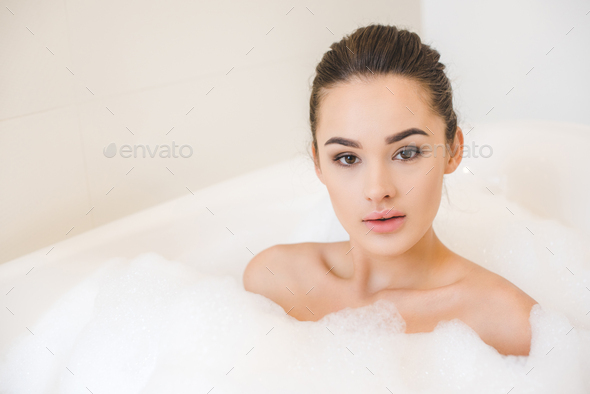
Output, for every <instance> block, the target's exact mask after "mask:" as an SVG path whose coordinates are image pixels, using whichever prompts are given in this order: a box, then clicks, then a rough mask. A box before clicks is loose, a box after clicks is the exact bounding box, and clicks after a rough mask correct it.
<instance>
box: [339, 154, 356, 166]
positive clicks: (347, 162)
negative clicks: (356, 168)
mask: <svg viewBox="0 0 590 394" xmlns="http://www.w3.org/2000/svg"><path fill="white" fill-rule="evenodd" d="M356 159H357V157H356V156H354V155H343V156H340V157H337V158H336V161H338V162H340V163H341V165H344V166H351V165H353V164H354V163H355V162H356ZM342 160H344V161H342Z"/></svg>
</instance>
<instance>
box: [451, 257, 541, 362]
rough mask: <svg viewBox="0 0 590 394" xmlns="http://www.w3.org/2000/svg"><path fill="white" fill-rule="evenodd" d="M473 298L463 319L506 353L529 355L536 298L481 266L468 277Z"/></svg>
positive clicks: (486, 339) (491, 343) (470, 298)
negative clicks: (531, 321) (531, 315)
mask: <svg viewBox="0 0 590 394" xmlns="http://www.w3.org/2000/svg"><path fill="white" fill-rule="evenodd" d="M465 283H466V288H467V289H468V292H469V295H470V297H469V298H468V299H469V302H468V307H467V308H465V314H464V316H463V319H462V320H463V321H464V322H465V323H466V324H468V325H469V326H470V327H472V328H473V329H474V330H475V331H476V332H477V333H478V334H479V336H480V337H481V339H482V340H483V341H484V342H485V343H487V344H488V345H490V346H493V347H494V348H496V350H498V352H499V353H501V354H504V355H508V354H510V355H528V354H529V351H530V345H531V326H530V322H529V318H530V313H531V309H532V307H533V305H535V304H537V301H535V300H534V299H533V298H532V297H530V296H529V295H528V294H526V293H525V292H524V291H523V290H521V289H520V288H519V287H517V286H516V285H515V284H513V283H512V282H510V281H509V280H507V279H506V278H504V277H502V276H500V275H498V274H496V273H494V272H491V271H489V270H487V269H485V268H483V267H481V266H479V265H477V267H476V268H474V269H473V270H472V271H471V272H470V275H469V277H468V278H466V281H465Z"/></svg>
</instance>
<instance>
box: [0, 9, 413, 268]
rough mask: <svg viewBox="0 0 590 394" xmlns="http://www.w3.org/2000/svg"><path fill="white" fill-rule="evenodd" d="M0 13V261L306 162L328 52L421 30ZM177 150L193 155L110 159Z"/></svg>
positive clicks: (161, 14) (334, 22) (392, 16)
mask: <svg viewBox="0 0 590 394" xmlns="http://www.w3.org/2000/svg"><path fill="white" fill-rule="evenodd" d="M3 5H4V6H5V7H4V9H3V10H2V11H1V12H0V48H1V50H2V52H1V55H0V78H1V79H0V263H1V262H5V261H9V260H12V259H14V258H16V257H18V256H21V255H24V254H27V253H29V252H32V251H35V250H38V249H41V248H43V249H47V251H48V252H49V251H50V250H51V245H52V244H53V243H55V242H58V241H60V240H63V239H66V238H68V237H73V236H75V235H77V234H80V233H81V232H84V231H87V230H89V229H92V228H94V227H96V226H99V225H101V224H104V223H107V222H110V221H113V220H115V219H117V218H120V217H122V216H125V215H128V214H131V213H133V212H136V211H139V210H141V209H144V208H148V207H150V206H153V205H155V204H158V203H161V202H163V201H166V200H169V199H172V198H176V197H180V196H183V195H186V194H187V193H190V192H189V189H190V190H192V191H194V190H197V189H199V188H202V187H205V186H208V185H211V184H213V183H216V182H220V181H223V180H226V179H228V178H231V177H235V176H238V175H240V174H243V173H245V172H248V171H251V170H254V169H257V168H261V167H264V166H267V165H270V164H272V163H275V162H278V161H282V160H286V159H289V158H291V157H292V156H293V155H295V154H300V153H305V152H306V149H307V145H306V144H307V143H308V142H309V135H308V134H309V127H308V110H309V109H308V103H309V85H310V83H311V80H312V77H313V71H314V68H315V64H316V63H317V61H319V59H320V58H321V55H322V54H323V53H324V52H325V51H326V50H327V49H328V47H329V45H330V44H331V43H332V42H333V41H337V40H339V39H340V38H341V37H342V36H343V35H345V34H347V33H349V32H351V31H352V30H354V29H355V28H356V27H358V26H363V25H366V24H369V23H373V22H379V23H388V24H397V25H399V26H401V27H406V28H409V29H411V30H413V31H416V32H417V33H419V34H420V29H421V25H420V20H421V19H420V18H421V17H420V3H419V2H405V1H401V0H396V1H365V2H351V1H348V2H342V1H323V2H312V3H297V2H296V3H288V2H287V3H285V2H280V1H279V2H272V1H249V2H241V1H222V2H219V1H218V2H201V1H198V2H191V1H166V2H164V1H124V2H117V1H100V2H98V1H96V2H88V1H71V0H65V1H61V0H60V1H57V0H43V1H38V2H28V3H24V2H22V1H17V0H8V1H6V2H4V3H3ZM173 141H174V143H175V144H176V145H189V146H190V147H191V148H192V155H190V157H186V158H183V157H177V158H161V157H159V156H158V152H156V155H155V157H154V158H151V157H149V155H147V154H146V158H143V157H141V155H139V156H138V157H135V158H134V157H130V158H124V157H121V156H120V148H121V145H124V144H128V145H130V146H133V145H140V144H141V145H144V146H145V145H147V146H149V147H150V148H151V149H152V150H155V148H156V145H158V146H159V147H160V146H162V145H171V144H172V143H173ZM111 143H114V144H115V146H116V149H117V153H116V155H115V157H112V158H108V157H106V156H105V154H104V151H103V150H104V149H105V148H107V147H108V146H109V145H110V144H111ZM138 149H141V148H138ZM158 149H160V148H158ZM139 152H141V150H140V151H139ZM176 152H177V155H178V148H177V151H176ZM189 152H190V151H189V150H188V148H184V151H183V152H182V153H184V154H185V156H188V153H189ZM236 192H239V191H236Z"/></svg>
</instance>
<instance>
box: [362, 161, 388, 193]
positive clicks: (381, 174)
mask: <svg viewBox="0 0 590 394" xmlns="http://www.w3.org/2000/svg"><path fill="white" fill-rule="evenodd" d="M367 170H368V173H367V174H366V177H365V179H366V181H365V191H364V192H365V197H366V198H367V199H369V200H372V201H381V200H382V199H383V198H386V197H389V198H393V196H395V194H396V189H395V185H394V182H393V174H391V172H390V171H388V169H387V166H385V165H375V166H372V167H370V168H367Z"/></svg>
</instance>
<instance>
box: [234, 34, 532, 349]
mask: <svg viewBox="0 0 590 394" xmlns="http://www.w3.org/2000/svg"><path fill="white" fill-rule="evenodd" d="M330 48H331V49H330V50H329V51H328V52H326V53H325V54H324V56H323V58H322V60H321V61H320V63H319V64H318V65H317V67H316V76H315V79H314V81H313V87H312V92H311V99H310V123H311V132H312V137H313V143H312V147H311V148H312V154H313V160H314V163H315V171H316V173H317V176H318V177H319V179H320V180H321V182H322V183H323V184H324V185H326V187H327V189H328V192H329V195H330V199H331V202H332V205H333V207H334V211H335V213H336V216H337V217H338V220H339V221H340V223H341V224H342V226H343V227H344V229H345V230H346V231H347V232H348V234H349V235H350V241H344V242H335V243H317V242H306V243H301V244H280V245H275V246H272V247H270V248H268V249H266V250H264V251H262V252H260V253H259V254H258V255H256V256H255V257H254V258H253V259H252V261H250V263H249V264H248V266H247V267H246V270H245V272H244V277H243V280H244V287H245V289H246V290H247V291H251V292H255V293H258V294H262V295H264V296H266V297H268V298H270V299H271V300H273V301H274V302H276V303H277V304H279V305H280V306H281V307H283V309H284V310H285V312H287V313H288V314H289V315H291V316H293V317H295V318H296V319H298V320H312V321H317V320H319V319H321V318H322V317H323V316H325V315H326V314H329V313H332V312H336V311H339V310H341V309H343V308H346V307H353V308H355V307H361V306H365V305H369V304H372V303H374V302H375V301H377V300H379V299H388V300H391V301H393V302H394V303H395V305H396V306H397V308H398V310H399V313H400V314H401V316H402V317H403V318H404V320H405V322H406V333H417V332H430V331H432V330H434V328H435V327H436V325H437V324H438V322H439V321H442V320H452V319H454V318H458V319H460V320H462V321H463V322H464V323H466V324H467V325H468V326H470V327H471V328H472V329H473V330H474V331H475V332H477V333H478V335H479V336H480V338H481V339H482V340H483V341H484V342H485V343H487V344H489V345H490V346H493V347H494V348H496V349H497V350H498V352H500V353H501V354H512V355H528V354H529V351H530V344H531V328H530V323H529V317H530V311H531V308H532V306H533V305H534V304H536V303H537V302H536V301H535V300H534V299H532V298H531V297H530V296H528V295H527V294H526V293H524V292H523V291H522V290H520V289H519V288H518V287H516V286H515V285H514V284H512V283H511V282H509V281H508V280H506V279H505V278H503V277H501V276H499V275H497V274H495V273H493V272H491V271H489V270H487V269H485V268H483V267H481V266H479V265H477V264H475V263H473V262H471V261H469V260H467V259H465V258H463V257H461V256H459V255H457V254H456V253H454V252H453V251H451V250H449V249H448V248H447V247H446V246H445V245H444V244H443V243H442V242H441V241H440V240H439V239H438V237H437V235H436V234H435V232H434V230H433V228H432V222H433V220H434V218H435V216H436V214H437V212H438V209H439V205H440V200H441V191H442V185H443V176H444V174H449V173H452V172H453V171H455V169H456V168H457V166H458V165H459V163H460V162H461V158H462V155H463V146H462V145H463V133H462V131H461V128H460V127H458V126H457V117H456V114H455V111H454V110H453V103H452V89H451V84H450V82H449V80H448V79H447V77H446V75H445V72H444V69H445V66H444V65H443V64H442V63H440V62H439V58H440V54H439V53H438V52H437V51H436V50H434V49H432V48H431V47H429V46H428V45H425V44H423V43H421V40H420V38H419V36H418V35H417V34H415V33H412V32H409V31H407V30H401V29H398V28H396V27H395V26H384V25H370V26H366V27H362V28H359V29H357V30H356V31H354V32H353V33H352V34H350V35H348V36H346V37H345V38H343V39H342V40H341V41H340V42H337V43H333V44H332V46H331V47H330Z"/></svg>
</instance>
